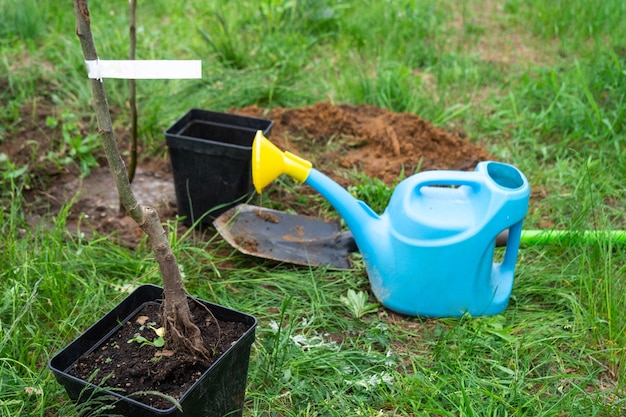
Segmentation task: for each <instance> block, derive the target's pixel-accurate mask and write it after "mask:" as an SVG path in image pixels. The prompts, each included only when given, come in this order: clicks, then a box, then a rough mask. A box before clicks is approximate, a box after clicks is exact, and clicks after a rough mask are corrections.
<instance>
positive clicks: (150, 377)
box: [69, 302, 249, 409]
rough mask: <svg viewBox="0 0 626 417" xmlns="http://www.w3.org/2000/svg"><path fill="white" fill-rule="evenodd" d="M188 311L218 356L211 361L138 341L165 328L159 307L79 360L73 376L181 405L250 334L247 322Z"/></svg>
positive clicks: (162, 405) (150, 401)
mask: <svg viewBox="0 0 626 417" xmlns="http://www.w3.org/2000/svg"><path fill="white" fill-rule="evenodd" d="M189 306H190V308H191V313H192V316H193V318H194V322H195V324H196V325H197V326H198V327H199V328H200V332H201V334H202V338H203V340H204V342H205V347H206V348H207V349H208V350H209V351H210V352H212V353H213V355H214V356H213V357H212V358H211V360H206V359H202V358H199V357H197V356H193V355H191V354H185V353H184V352H176V353H174V352H172V351H169V350H167V346H165V347H155V346H152V345H150V344H142V343H140V342H138V341H136V340H137V336H138V335H139V336H142V337H143V338H145V339H147V340H150V341H153V340H154V339H155V338H157V336H156V333H155V331H154V329H158V328H159V327H161V322H160V304H157V303H152V304H148V305H146V306H145V307H144V308H143V309H142V310H141V311H140V312H139V313H138V314H137V315H136V316H135V317H133V318H132V319H130V320H129V321H128V322H126V323H124V324H123V325H122V327H121V328H120V330H119V331H117V332H116V333H115V334H114V335H113V336H111V337H110V338H109V339H108V340H106V341H104V342H103V343H102V344H101V345H100V346H99V347H98V348H97V349H96V350H95V351H93V352H92V353H90V354H89V355H86V356H83V357H81V358H80V359H79V360H78V362H77V363H76V364H75V365H74V367H72V369H70V371H69V374H70V375H73V376H75V377H77V378H79V379H81V380H83V381H91V382H92V383H93V384H95V385H98V386H101V387H106V388H107V389H110V390H112V391H115V392H117V393H119V394H120V395H124V396H129V395H131V394H133V393H139V394H136V395H135V396H131V397H132V398H133V399H135V400H137V401H140V402H142V403H144V404H147V405H149V406H151V407H154V408H158V409H169V408H171V407H172V406H173V405H174V404H173V403H172V402H170V401H168V400H167V399H166V398H164V397H163V396H155V395H150V394H146V393H145V392H148V391H153V392H159V393H161V394H165V395H167V396H170V397H172V398H175V399H176V400H180V398H181V396H182V395H183V394H184V393H185V392H186V391H187V390H188V389H189V388H190V387H191V385H193V383H194V382H196V381H197V380H198V378H200V376H201V375H202V374H203V373H204V371H206V370H207V369H208V368H209V366H210V365H211V364H212V363H213V362H215V361H216V360H217V358H219V357H220V356H221V355H222V354H223V353H224V352H226V351H227V350H228V349H229V348H230V347H232V345H233V343H234V342H235V341H237V340H238V339H239V338H240V337H241V336H242V335H243V334H244V333H245V332H246V331H247V330H248V329H249V326H248V325H246V324H243V323H236V322H227V321H221V320H217V319H216V318H215V317H213V315H212V314H211V313H210V312H209V311H208V310H207V309H206V308H204V307H202V306H200V305H199V304H198V303H195V302H190V304H189ZM96 371H97V372H96ZM94 375H95V376H94ZM92 378H93V379H92Z"/></svg>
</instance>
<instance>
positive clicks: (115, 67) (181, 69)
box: [85, 59, 202, 80]
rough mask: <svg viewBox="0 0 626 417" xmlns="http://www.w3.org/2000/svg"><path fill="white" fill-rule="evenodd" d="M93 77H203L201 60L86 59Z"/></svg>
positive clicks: (160, 78)
mask: <svg viewBox="0 0 626 417" xmlns="http://www.w3.org/2000/svg"><path fill="white" fill-rule="evenodd" d="M85 64H87V75H88V77H89V78H91V79H95V80H102V79H103V78H122V79H128V80H131V79H135V80H140V79H142V80H162V79H189V78H202V61H199V60H144V61H142V60H118V61H106V60H102V59H98V60H95V61H85Z"/></svg>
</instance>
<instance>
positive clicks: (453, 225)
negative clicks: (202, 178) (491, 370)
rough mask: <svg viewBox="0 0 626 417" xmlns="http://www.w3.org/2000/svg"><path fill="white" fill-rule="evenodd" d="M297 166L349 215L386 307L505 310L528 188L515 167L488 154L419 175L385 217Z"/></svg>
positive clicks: (454, 312)
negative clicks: (502, 237)
mask: <svg viewBox="0 0 626 417" xmlns="http://www.w3.org/2000/svg"><path fill="white" fill-rule="evenodd" d="M289 158H291V159H293V158H294V157H293V155H290V156H289ZM305 162H306V161H305ZM299 169H301V170H302V172H298V173H297V175H298V177H296V176H294V177H295V178H296V179H300V180H302V181H304V182H305V183H306V184H308V185H309V186H311V187H312V188H314V189H315V190H316V191H318V192H319V193H320V194H321V195H322V196H323V197H324V198H326V199H327V200H328V201H329V202H330V203H331V204H332V205H333V207H335V209H336V210H337V211H338V212H339V214H340V215H341V216H342V217H343V219H344V220H345V221H346V224H347V225H348V227H349V228H350V230H351V231H352V234H353V235H354V238H355V241H356V244H357V246H358V248H359V251H360V252H361V254H362V255H363V259H364V262H365V266H366V269H367V274H368V277H369V280H370V284H371V287H372V292H373V293H374V295H375V296H376V298H377V299H378V300H379V301H380V302H381V303H382V304H383V305H384V306H385V307H387V308H389V309H391V310H394V311H396V312H399V313H403V314H408V315H413V316H424V317H459V316H462V315H463V314H466V313H469V314H470V315H472V316H481V315H490V314H498V313H501V312H502V311H504V310H505V309H506V307H507V305H508V302H509V298H510V294H511V290H512V288H513V281H514V272H515V264H516V260H517V253H518V249H519V243H520V237H521V231H522V222H523V219H524V217H525V215H526V212H527V210H528V199H529V195H530V187H529V184H528V181H527V179H526V178H525V177H524V175H523V174H522V173H521V172H520V171H519V170H518V169H517V168H515V167H514V166H512V165H508V164H504V163H500V162H493V161H485V162H481V163H479V164H478V166H477V167H476V170H475V171H474V172H464V171H445V170H442V171H426V172H421V173H418V174H415V175H413V176H411V177H409V178H407V179H405V180H404V181H402V182H401V183H400V184H398V186H397V187H396V189H395V190H394V192H393V195H392V197H391V200H390V202H389V206H388V207H387V208H386V209H385V211H384V212H383V213H382V214H381V215H380V216H379V215H378V214H376V213H375V212H373V211H372V210H371V209H370V208H369V207H368V206H367V205H366V204H365V203H363V202H362V201H359V200H357V199H355V198H354V197H353V196H352V195H351V194H350V193H349V192H347V191H346V190H344V189H343V188H342V187H341V186H339V185H338V184H337V183H335V182H334V181H332V180H331V179H330V178H328V177H327V176H325V175H324V174H322V173H321V172H320V171H318V170H316V169H314V168H312V167H311V165H310V163H309V165H307V166H306V167H304V166H303V167H301V168H299ZM289 171H292V172H293V171H294V170H293V169H290V170H289ZM257 172H258V171H257ZM257 175H259V174H257ZM254 176H255V168H254V167H253V180H254ZM255 186H256V183H255ZM258 189H259V187H257V190H258ZM507 229H508V231H509V233H508V241H507V246H506V252H505V253H504V256H503V258H502V259H501V261H497V262H496V261H494V252H495V239H496V236H497V235H498V234H499V233H500V232H502V231H503V230H507Z"/></svg>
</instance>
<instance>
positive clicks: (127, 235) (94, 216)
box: [0, 97, 494, 247]
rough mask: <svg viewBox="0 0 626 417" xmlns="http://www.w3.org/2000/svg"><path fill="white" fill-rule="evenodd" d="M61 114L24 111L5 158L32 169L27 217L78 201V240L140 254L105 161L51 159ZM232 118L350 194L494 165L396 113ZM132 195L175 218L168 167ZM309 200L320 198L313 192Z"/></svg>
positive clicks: (143, 173) (141, 175) (343, 110)
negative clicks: (102, 239) (359, 181)
mask: <svg viewBox="0 0 626 417" xmlns="http://www.w3.org/2000/svg"><path fill="white" fill-rule="evenodd" d="M35 104H36V105H35ZM55 111H56V110H55V107H54V106H53V105H52V103H51V101H50V100H49V99H47V98H45V97H43V98H42V97H40V98H38V99H37V103H34V104H33V105H32V106H29V107H27V108H24V109H21V112H20V115H19V118H18V119H17V121H16V122H15V125H14V126H13V127H12V129H11V130H10V132H8V133H7V134H6V135H5V137H4V140H3V142H2V150H1V151H0V152H2V153H5V154H6V155H7V157H8V159H9V161H11V163H12V164H14V165H15V166H22V165H23V164H28V165H29V172H30V175H31V181H30V183H29V188H30V190H27V197H28V201H29V202H30V204H29V206H28V208H27V211H28V215H29V219H30V221H31V223H34V224H39V222H40V221H41V215H43V214H47V213H53V214H54V213H55V212H57V211H58V210H59V209H60V208H61V207H62V205H63V203H64V202H66V201H69V200H70V199H74V200H75V203H74V205H73V206H72V209H71V213H70V215H69V218H68V227H69V228H70V229H71V231H72V232H76V231H78V229H80V231H81V232H82V233H85V234H86V235H87V236H89V234H90V233H92V232H93V231H94V230H95V231H97V232H99V233H106V234H108V233H113V232H115V233H117V234H118V236H119V239H120V241H121V242H122V243H123V244H125V245H128V246H131V247H134V246H136V245H137V244H138V242H139V241H140V240H141V238H142V233H141V230H140V229H139V228H137V227H136V225H135V224H134V222H133V221H132V220H131V219H130V218H129V217H128V216H122V217H120V216H119V214H118V213H119V203H118V199H117V193H116V190H115V187H114V184H113V181H112V179H111V177H110V174H109V171H108V169H107V167H106V161H105V160H104V159H103V158H102V157H100V159H99V162H100V165H101V167H100V168H94V169H92V170H91V174H90V175H89V176H88V177H86V178H83V179H80V178H78V175H77V174H78V170H77V168H76V166H75V165H72V164H68V165H60V164H58V162H55V160H54V159H53V158H50V155H54V153H55V152H59V149H62V139H61V130H60V127H56V128H52V127H49V126H46V123H45V120H46V117H47V116H55ZM231 111H232V112H234V113H239V114H244V115H249V116H259V117H265V118H269V119H272V120H274V127H273V129H272V132H271V135H270V139H271V140H272V141H273V142H274V143H275V144H276V145H278V146H279V147H280V148H282V149H284V150H289V151H291V152H293V153H295V154H297V155H300V156H302V157H304V158H306V159H309V160H311V161H312V162H313V163H314V165H315V166H316V168H318V169H319V170H320V171H322V172H324V173H326V174H327V175H328V176H330V177H331V178H333V179H334V180H336V181H337V182H338V183H340V184H341V185H343V186H347V185H350V184H351V183H352V182H353V178H354V175H355V174H356V173H363V174H365V175H367V176H368V177H371V178H379V179H380V180H382V181H383V182H384V183H385V184H387V185H389V186H393V185H394V183H396V182H397V181H398V179H399V178H400V176H401V175H402V173H404V175H407V176H408V175H410V174H412V173H414V172H416V171H417V170H431V169H460V170H470V169H473V168H474V167H475V165H476V164H477V163H478V162H479V161H481V160H486V159H494V158H493V157H492V156H490V155H489V154H488V153H487V152H486V151H485V150H484V149H483V148H481V147H479V146H477V145H475V144H473V143H471V142H469V141H468V140H467V139H466V138H465V136H464V135H463V134H462V133H451V132H447V131H445V130H443V129H441V128H438V127H436V126H434V125H433V124H431V123H430V122H428V121H426V120H424V119H421V118H420V117H418V116H416V115H414V114H409V113H394V112H391V111H389V110H386V109H382V108H378V107H373V106H367V105H360V106H352V105H334V104H330V103H326V102H323V103H317V104H315V105H312V106H309V107H304V108H274V109H271V110H269V111H265V110H264V109H261V108H259V107H255V106H251V107H246V108H242V109H232V110H231ZM114 117H115V115H114ZM88 125H89V120H83V121H82V122H81V123H80V126H81V130H82V131H84V133H85V134H87V133H88ZM116 136H117V138H118V141H120V142H121V143H125V142H127V139H128V134H127V132H126V131H124V130H123V129H117V131H116ZM122 146H125V145H122ZM124 149H125V147H124ZM351 178H352V179H351ZM133 188H134V190H135V192H136V193H137V197H138V199H139V200H140V201H142V202H143V203H145V204H150V205H153V206H155V207H156V208H157V209H158V210H159V214H160V216H161V218H162V219H174V218H175V217H176V214H177V212H176V199H175V196H174V188H173V181H172V173H171V167H170V165H169V161H168V160H167V159H164V158H154V157H152V158H145V159H144V160H142V161H141V162H140V164H139V168H138V172H137V175H136V179H135V181H134V183H133ZM303 188H305V187H303ZM303 192H310V193H313V191H312V190H304V191H303ZM270 195H271V198H272V199H282V200H283V201H281V203H282V206H283V207H291V206H292V204H293V202H292V200H293V196H292V195H290V194H284V193H283V194H281V193H272V194H270ZM298 210H302V207H299V208H298ZM301 214H314V215H315V214H318V213H317V212H316V211H315V210H314V208H310V211H309V212H308V213H307V212H302V213H301Z"/></svg>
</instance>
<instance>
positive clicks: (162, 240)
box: [74, 0, 211, 358]
mask: <svg viewBox="0 0 626 417" xmlns="http://www.w3.org/2000/svg"><path fill="white" fill-rule="evenodd" d="M74 13H75V14H76V34H77V35H78V38H79V39H80V44H81V46H82V49H83V54H84V56H85V60H88V61H91V60H96V59H97V58H98V55H97V53H96V47H95V44H94V41H93V36H92V33H91V22H90V16H89V8H88V6H87V0H74ZM91 90H92V94H93V99H94V110H95V112H96V118H97V119H98V130H99V133H100V137H101V139H102V145H103V147H104V151H105V154H106V158H107V161H108V163H109V169H110V170H111V175H112V176H113V179H114V181H115V185H116V187H117V191H118V194H119V197H120V201H121V202H122V203H123V205H124V207H125V208H126V212H127V213H128V214H129V215H130V217H131V218H132V219H133V220H135V221H136V222H137V224H138V225H139V226H140V227H141V228H142V230H143V231H144V232H145V233H146V234H147V235H148V237H149V238H150V243H151V245H152V249H153V251H154V255H155V258H156V261H157V262H158V264H159V268H160V271H161V276H162V278H163V288H164V293H165V299H164V302H163V304H164V308H163V320H162V322H163V325H164V327H165V331H166V336H165V339H166V343H167V344H168V346H169V347H170V348H171V349H181V348H188V349H190V350H191V351H192V352H194V353H195V354H197V355H200V356H203V357H205V358H209V357H211V354H210V352H209V351H208V350H207V349H206V348H205V347H204V345H203V342H202V336H201V334H200V330H199V329H198V327H197V326H196V325H194V324H193V322H192V320H191V313H190V311H189V304H188V302H187V292H186V291H185V288H184V287H183V281H182V277H181V275H180V270H179V268H178V263H177V262H176V257H175V256H174V253H173V252H172V249H171V247H170V244H169V241H168V239H167V234H166V233H165V230H164V229H163V225H162V224H161V221H160V219H159V216H158V214H157V212H156V210H155V209H154V208H152V207H147V206H144V205H142V204H141V203H139V202H138V201H137V199H136V198H135V195H134V194H133V192H132V190H131V188H130V181H129V180H128V174H127V172H126V165H125V164H124V160H123V159H122V156H121V154H120V152H119V149H118V147H117V143H116V141H115V137H114V133H113V125H112V123H111V114H110V112H109V105H108V102H107V98H106V92H105V90H104V83H103V82H102V81H101V80H94V79H92V80H91Z"/></svg>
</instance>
